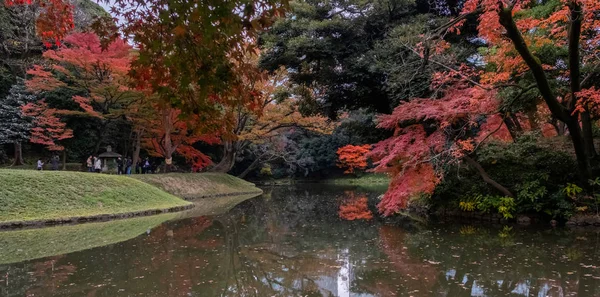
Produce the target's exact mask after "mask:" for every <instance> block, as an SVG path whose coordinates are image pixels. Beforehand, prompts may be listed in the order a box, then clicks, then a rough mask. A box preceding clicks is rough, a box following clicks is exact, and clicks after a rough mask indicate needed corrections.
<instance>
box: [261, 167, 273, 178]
mask: <svg viewBox="0 0 600 297" xmlns="http://www.w3.org/2000/svg"><path fill="white" fill-rule="evenodd" d="M260 175H262V176H272V175H273V172H272V171H271V165H269V164H264V165H263V167H262V168H261V169H260Z"/></svg>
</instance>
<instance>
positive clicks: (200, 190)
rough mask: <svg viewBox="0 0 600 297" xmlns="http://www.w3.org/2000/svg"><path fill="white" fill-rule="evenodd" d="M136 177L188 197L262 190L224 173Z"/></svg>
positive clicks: (179, 195)
mask: <svg viewBox="0 0 600 297" xmlns="http://www.w3.org/2000/svg"><path fill="white" fill-rule="evenodd" d="M134 178H136V179H139V180H141V181H143V182H146V183H149V184H151V185H154V186H157V187H159V188H161V189H163V190H164V191H166V192H168V193H171V194H173V195H175V196H177V197H182V198H186V199H194V198H205V197H214V196H224V195H239V194H249V193H261V192H262V191H261V190H260V189H259V188H257V187H255V186H254V184H253V183H249V182H247V181H245V180H243V179H239V178H237V177H234V176H231V175H228V174H224V173H169V174H143V175H139V174H137V175H134Z"/></svg>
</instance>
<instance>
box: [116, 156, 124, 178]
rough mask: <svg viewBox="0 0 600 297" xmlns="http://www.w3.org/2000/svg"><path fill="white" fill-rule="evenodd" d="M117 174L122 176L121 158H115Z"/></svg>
mask: <svg viewBox="0 0 600 297" xmlns="http://www.w3.org/2000/svg"><path fill="white" fill-rule="evenodd" d="M117 174H118V175H121V174H123V158H121V157H118V158H117Z"/></svg>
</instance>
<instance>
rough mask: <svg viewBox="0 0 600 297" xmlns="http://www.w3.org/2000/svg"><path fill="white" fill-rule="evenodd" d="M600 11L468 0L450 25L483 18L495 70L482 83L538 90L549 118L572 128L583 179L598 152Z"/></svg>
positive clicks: (591, 0)
mask: <svg viewBox="0 0 600 297" xmlns="http://www.w3.org/2000/svg"><path fill="white" fill-rule="evenodd" d="M539 11H546V13H536V12H539ZM599 12H600V2H599V1H596V0H564V1H549V2H543V1H525V0H467V1H465V3H464V8H463V11H462V15H461V16H459V17H458V18H457V19H456V21H454V22H450V24H451V26H450V27H449V28H448V29H449V30H450V31H454V30H458V29H459V28H460V26H462V25H463V24H464V23H465V22H466V19H467V18H468V16H470V15H477V16H478V24H477V30H478V33H479V37H480V38H481V39H482V40H484V41H485V42H486V45H487V47H488V48H489V49H490V50H487V51H485V52H484V55H483V58H484V60H485V62H486V63H487V64H488V65H490V66H492V67H488V69H493V71H488V72H486V73H484V74H483V75H482V77H481V82H482V83H484V84H487V85H489V86H493V87H498V88H506V87H508V88H517V89H520V91H519V93H520V94H525V93H527V92H529V91H530V90H532V89H533V90H535V91H536V92H537V94H536V95H535V96H536V97H537V98H539V99H538V100H539V101H541V102H543V104H544V108H545V109H547V110H548V116H549V117H551V118H552V120H555V121H557V122H560V123H562V124H564V126H566V128H567V129H568V134H569V136H570V139H571V141H572V144H573V148H574V151H575V154H576V157H577V162H578V171H579V175H580V177H581V179H582V181H583V182H585V181H586V180H587V179H589V178H591V176H592V172H591V168H592V167H593V166H594V165H595V163H596V161H595V160H596V158H595V156H596V155H597V152H596V148H595V145H594V141H593V131H592V130H593V129H592V128H593V121H594V119H595V118H597V117H598V114H597V113H596V109H595V107H594V106H595V104H596V103H595V101H596V99H595V98H598V95H597V88H595V86H594V84H595V83H594V80H593V79H592V78H593V77H594V76H595V75H596V72H597V71H596V69H597V66H598V58H597V57H598V47H597V44H598V42H600V34H598V26H599V25H600V20H599V19H598V17H597V16H598V13H599ZM442 31H443V30H440V31H439V32H442ZM549 50H551V51H554V54H552V55H548V53H549ZM584 66H585V67H584ZM527 84H530V85H531V86H532V87H528V86H527ZM517 97H520V95H517ZM560 130H561V129H557V131H558V132H559V133H560V132H561V131H560Z"/></svg>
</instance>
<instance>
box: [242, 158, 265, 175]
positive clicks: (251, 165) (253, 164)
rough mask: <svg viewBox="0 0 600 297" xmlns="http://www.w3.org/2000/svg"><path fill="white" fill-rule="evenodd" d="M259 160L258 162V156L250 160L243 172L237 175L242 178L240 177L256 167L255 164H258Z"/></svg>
mask: <svg viewBox="0 0 600 297" xmlns="http://www.w3.org/2000/svg"><path fill="white" fill-rule="evenodd" d="M259 162H260V158H256V159H254V161H252V163H251V164H250V166H248V167H247V168H246V170H244V172H242V173H240V175H238V176H237V177H239V178H242V179H243V178H245V177H246V175H248V173H250V172H252V170H254V168H256V165H258V163H259Z"/></svg>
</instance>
